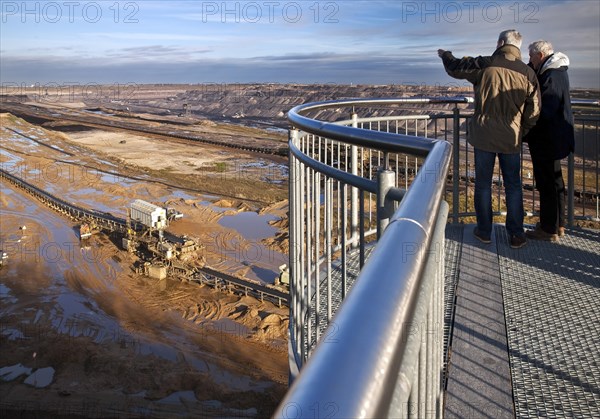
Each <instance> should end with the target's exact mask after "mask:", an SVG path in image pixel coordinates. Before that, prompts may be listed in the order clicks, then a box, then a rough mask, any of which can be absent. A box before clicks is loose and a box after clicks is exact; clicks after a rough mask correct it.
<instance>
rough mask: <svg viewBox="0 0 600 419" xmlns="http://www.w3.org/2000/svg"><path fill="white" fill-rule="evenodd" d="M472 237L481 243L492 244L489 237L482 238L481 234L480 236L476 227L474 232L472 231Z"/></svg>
mask: <svg viewBox="0 0 600 419" xmlns="http://www.w3.org/2000/svg"><path fill="white" fill-rule="evenodd" d="M473 235H474V236H475V238H476V239H477V240H479V241H480V242H481V243H485V244H490V243H491V242H492V240H491V238H490V236H484V235H483V234H481V232H480V231H479V229H478V228H477V227H475V230H473Z"/></svg>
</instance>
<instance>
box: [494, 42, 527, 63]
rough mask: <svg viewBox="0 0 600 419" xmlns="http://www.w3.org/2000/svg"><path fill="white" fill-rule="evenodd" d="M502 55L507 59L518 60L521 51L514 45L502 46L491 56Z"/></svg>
mask: <svg viewBox="0 0 600 419" xmlns="http://www.w3.org/2000/svg"><path fill="white" fill-rule="evenodd" d="M495 55H504V56H506V57H507V58H509V59H513V60H520V59H521V50H520V49H519V48H517V47H516V46H514V45H509V44H504V45H502V46H501V47H500V48H498V49H496V51H494V53H493V54H492V56H495Z"/></svg>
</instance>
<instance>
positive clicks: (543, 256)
mask: <svg viewBox="0 0 600 419" xmlns="http://www.w3.org/2000/svg"><path fill="white" fill-rule="evenodd" d="M496 237H497V247H498V258H499V265H500V276H501V282H502V294H503V300H504V309H505V313H506V327H507V334H508V346H509V348H508V349H509V360H510V367H511V373H512V380H513V396H514V404H515V412H516V416H517V417H519V418H520V417H578V418H598V417H600V232H593V231H589V230H568V231H567V234H566V236H564V237H562V238H561V239H560V242H559V243H550V242H542V241H531V240H530V241H529V242H528V244H527V246H525V247H523V248H521V249H517V250H515V249H511V248H510V247H509V246H508V238H507V233H506V230H505V228H504V227H503V226H496Z"/></svg>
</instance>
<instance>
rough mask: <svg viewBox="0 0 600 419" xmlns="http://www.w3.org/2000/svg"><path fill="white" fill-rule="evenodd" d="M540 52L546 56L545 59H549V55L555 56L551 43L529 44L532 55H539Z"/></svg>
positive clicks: (542, 41)
mask: <svg viewBox="0 0 600 419" xmlns="http://www.w3.org/2000/svg"><path fill="white" fill-rule="evenodd" d="M540 52H541V53H542V54H543V55H544V57H547V56H548V55H552V54H554V48H552V44H551V43H550V42H548V41H544V40H541V41H535V42H532V43H531V44H529V53H530V54H537V53H540Z"/></svg>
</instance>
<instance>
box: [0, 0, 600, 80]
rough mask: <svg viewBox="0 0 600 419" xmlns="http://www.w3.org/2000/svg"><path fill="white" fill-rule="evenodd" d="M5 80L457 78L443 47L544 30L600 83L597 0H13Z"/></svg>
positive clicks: (5, 32) (5, 36)
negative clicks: (441, 53)
mask: <svg viewBox="0 0 600 419" xmlns="http://www.w3.org/2000/svg"><path fill="white" fill-rule="evenodd" d="M0 4H1V16H0V18H1V27H0V80H1V81H2V84H3V86H10V85H20V84H22V83H25V84H34V83H40V84H48V83H59V84H62V83H74V84H84V83H102V84H110V83H158V82H160V83H245V82H277V83H287V82H289V83H355V84H366V83H368V84H417V85H421V84H430V85H435V84H440V85H447V84H452V83H455V84H456V81H454V80H452V79H451V78H450V77H448V76H447V75H446V73H445V72H444V71H443V69H442V66H441V62H440V59H439V58H438V57H437V53H436V51H437V49H438V48H444V49H449V50H451V51H453V52H454V54H455V55H456V56H464V55H489V54H491V53H492V52H493V50H494V47H495V43H496V39H497V36H498V33H499V32H500V31H501V30H504V29H512V28H514V29H517V30H519V31H520V32H521V33H522V34H523V36H524V45H523V47H522V49H521V50H522V53H523V54H524V59H525V60H527V58H528V57H527V45H528V44H529V43H530V42H532V41H535V40H538V39H547V40H549V41H551V42H552V43H553V44H554V47H555V50H556V51H561V52H564V53H566V54H567V55H568V56H569V58H570V60H571V66H570V71H569V73H570V77H571V84H572V86H573V87H588V88H595V89H600V44H599V41H598V39H600V0H577V1H550V0H544V1H515V0H511V1H507V2H504V1H470V0H465V1H392V0H390V1H359V0H354V1H320V0H310V1H285V0H265V1H228V2H224V1H200V0H197V1H121V0H110V1H98V0H97V1H85V0H77V1H75V0H65V1H60V0H59V1H29V2H24V1H6V0H0Z"/></svg>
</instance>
